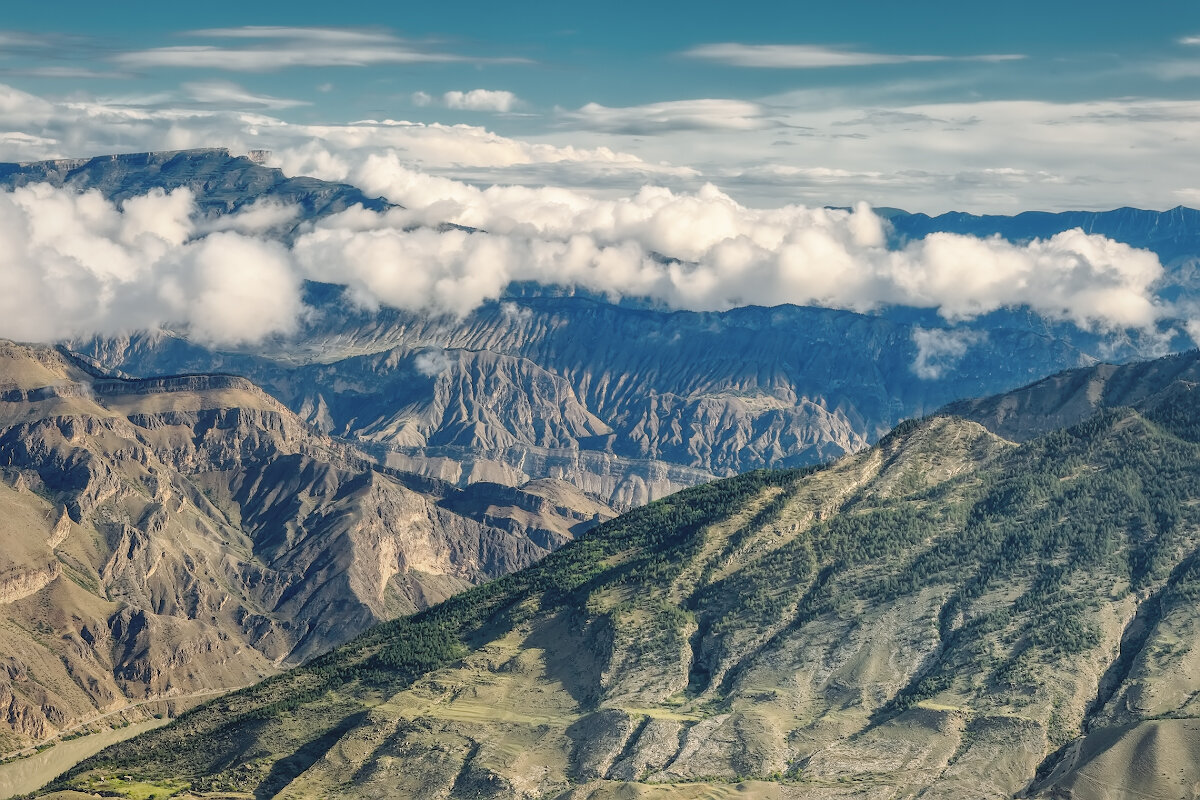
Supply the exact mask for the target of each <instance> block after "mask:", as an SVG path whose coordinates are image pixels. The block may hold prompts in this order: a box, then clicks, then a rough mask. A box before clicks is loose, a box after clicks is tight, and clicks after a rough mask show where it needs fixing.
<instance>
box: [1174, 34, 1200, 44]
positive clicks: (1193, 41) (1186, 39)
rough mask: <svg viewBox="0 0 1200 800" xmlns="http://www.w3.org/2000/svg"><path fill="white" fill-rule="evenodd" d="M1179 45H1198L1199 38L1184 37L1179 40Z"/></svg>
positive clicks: (1199, 42)
mask: <svg viewBox="0 0 1200 800" xmlns="http://www.w3.org/2000/svg"><path fill="white" fill-rule="evenodd" d="M1179 43H1180V44H1189V45H1200V36H1184V37H1183V38H1182V39H1180V40H1179Z"/></svg>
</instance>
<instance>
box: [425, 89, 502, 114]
mask: <svg viewBox="0 0 1200 800" xmlns="http://www.w3.org/2000/svg"><path fill="white" fill-rule="evenodd" d="M442 101H443V102H444V103H445V104H446V108H460V109H463V110H465V111H500V112H508V111H512V110H513V109H514V108H516V107H517V105H518V103H519V102H520V101H519V100H518V99H517V96H516V95H515V94H513V93H512V92H505V91H490V90H488V89H472V90H471V91H469V92H446V93H445V94H444V95H442Z"/></svg>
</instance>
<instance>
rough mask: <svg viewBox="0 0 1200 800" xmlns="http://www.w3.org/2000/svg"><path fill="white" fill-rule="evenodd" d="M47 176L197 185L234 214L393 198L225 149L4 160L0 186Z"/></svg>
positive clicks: (209, 200) (115, 185)
mask: <svg viewBox="0 0 1200 800" xmlns="http://www.w3.org/2000/svg"><path fill="white" fill-rule="evenodd" d="M30 183H48V184H50V185H52V186H57V187H69V188H72V189H76V190H79V191H86V190H88V189H95V190H97V191H99V192H100V193H101V194H103V195H104V196H105V197H107V198H109V199H111V200H114V201H118V202H119V201H121V200H125V199H127V198H129V197H134V196H137V195H141V194H145V193H146V192H148V191H150V190H151V189H165V190H167V191H170V190H172V189H177V188H186V189H190V190H191V191H192V193H193V194H194V195H195V197H196V204H197V206H199V208H200V209H201V211H204V212H209V213H217V214H227V213H232V212H235V211H238V210H240V209H242V208H244V207H245V206H247V205H250V204H251V203H253V202H255V201H257V200H273V201H277V202H279V203H286V204H296V205H299V206H300V208H301V209H302V211H303V213H302V216H301V220H305V219H313V218H319V217H323V216H327V215H329V214H336V213H337V212H339V211H344V210H345V209H347V208H350V207H351V206H354V205H361V206H362V207H364V208H367V209H370V210H373V211H381V210H383V209H385V208H387V207H388V203H387V202H386V201H385V200H383V199H381V198H377V197H375V198H373V197H368V196H367V195H366V194H364V193H363V192H362V190H361V189H358V188H357V187H355V186H351V185H349V184H345V183H331V182H329V181H323V180H319V179H317V178H308V177H303V176H297V177H290V178H289V177H287V176H285V175H284V174H283V172H282V171H281V170H279V169H276V168H274V167H267V166H264V165H263V164H261V163H259V160H256V159H252V158H250V157H248V156H233V155H231V154H230V152H229V151H228V150H226V149H224V148H208V149H201V150H175V151H166V152H153V153H127V154H121V155H112V156H97V157H95V158H86V159H59V160H54V161H34V162H29V163H23V164H16V163H0V187H8V188H16V187H19V186H24V185H27V184H30Z"/></svg>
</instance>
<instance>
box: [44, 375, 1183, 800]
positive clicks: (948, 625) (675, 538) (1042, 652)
mask: <svg viewBox="0 0 1200 800" xmlns="http://www.w3.org/2000/svg"><path fill="white" fill-rule="evenodd" d="M1195 391H1196V389H1195V387H1194V385H1193V384H1192V383H1190V382H1187V381H1175V382H1168V383H1165V385H1163V386H1162V387H1161V388H1160V389H1158V390H1157V391H1151V392H1146V393H1145V397H1144V398H1143V399H1142V401H1141V402H1140V403H1138V406H1137V408H1121V409H1114V410H1110V411H1103V412H1101V413H1099V414H1097V415H1094V416H1092V417H1091V418H1090V419H1088V420H1087V421H1085V422H1083V423H1082V424H1080V425H1077V426H1076V427H1074V428H1071V429H1068V430H1060V431H1056V432H1053V433H1051V434H1049V435H1046V436H1043V437H1040V438H1037V439H1034V440H1032V441H1030V442H1028V443H1026V444H1023V445H1015V444H1012V443H1009V442H1007V441H1005V440H1003V439H1000V438H998V437H996V436H995V435H993V434H991V433H989V432H988V431H987V430H985V429H984V428H983V427H981V426H979V425H977V424H975V423H973V422H970V421H966V420H962V419H957V418H953V417H945V416H939V417H933V418H929V419H926V420H923V421H921V422H915V423H907V424H905V425H903V426H901V427H900V428H898V429H897V430H896V431H894V432H893V433H892V434H890V435H889V436H887V437H885V438H884V439H883V440H882V441H881V442H880V443H879V444H878V445H877V446H876V447H874V448H872V449H871V450H869V451H867V452H865V453H862V454H860V455H857V456H853V457H850V458H847V459H844V460H842V461H840V462H838V463H836V464H834V465H831V466H829V467H825V468H821V469H815V470H814V469H810V470H804V471H785V472H774V473H770V472H754V473H751V474H748V475H744V476H741V477H737V478H733V479H729V480H725V481H719V482H716V483H713V484H709V485H707V486H704V487H698V488H695V489H690V490H686V491H683V492H680V493H678V494H676V495H673V496H672V497H670V498H667V499H666V500H664V501H661V502H658V503H655V504H652V505H649V506H646V507H644V508H641V509H638V510H636V511H633V512H631V513H629V514H626V515H624V516H622V517H620V518H618V519H617V520H614V521H612V522H610V523H607V524H605V525H603V526H601V527H600V528H598V529H597V530H596V531H595V532H594V533H593V534H592V535H590V536H588V537H586V538H584V539H582V540H580V541H577V542H574V543H572V544H570V545H568V546H566V547H564V548H563V549H561V550H559V551H558V552H556V553H554V554H552V555H551V556H549V557H547V558H546V559H545V560H543V561H542V562H540V563H539V564H538V565H536V566H534V567H532V568H530V569H527V570H523V571H521V572H519V573H516V574H514V575H510V576H508V577H505V578H502V579H500V580H498V581H495V582H493V583H490V584H487V585H485V586H482V587H479V588H475V589H471V590H469V591H467V592H465V593H463V594H461V595H458V596H456V597H454V598H451V599H450V600H448V601H447V602H445V603H443V604H441V605H438V606H436V607H434V608H432V609H429V610H427V611H425V612H422V613H420V614H417V615H415V616H412V617H407V618H403V619H399V620H397V621H394V622H391V623H386V624H384V625H381V626H379V627H377V628H374V629H372V630H371V631H370V632H368V633H367V634H366V635H364V636H362V637H360V638H358V639H356V640H354V641H353V642H350V643H349V644H347V645H345V646H343V647H341V648H339V649H337V650H335V651H334V652H332V653H330V654H329V655H327V656H324V657H322V658H318V659H316V660H315V661H313V662H311V663H309V664H308V665H306V666H304V667H302V668H299V669H296V670H293V671H291V672H288V673H286V674H283V675H281V676H277V677H275V678H272V679H269V680H267V681H265V682H263V683H261V684H259V685H257V686H255V687H253V688H251V689H248V690H246V691H243V692H240V693H238V694H236V695H233V696H230V697H226V698H222V699H220V700H217V701H213V702H211V703H209V704H207V705H205V706H203V707H202V708H200V709H197V710H195V711H193V712H191V713H189V714H187V715H185V716H184V717H182V718H180V719H179V720H177V721H176V722H175V723H174V724H172V725H171V726H169V727H167V728H164V729H161V730H159V731H155V732H152V733H150V734H147V735H144V736H142V737H140V738H139V739H136V740H133V741H132V742H131V743H128V744H123V745H117V746H116V747H114V748H111V749H109V750H108V751H106V752H105V753H103V754H101V755H100V756H98V757H97V758H95V759H92V760H91V761H89V762H86V763H85V764H83V765H81V766H80V767H79V768H77V769H76V770H74V771H73V772H72V773H71V774H70V775H69V776H67V777H66V778H64V779H62V780H61V781H60V782H59V784H58V787H59V788H71V789H74V790H82V791H87V792H94V791H105V792H111V793H114V794H118V795H129V796H133V794H134V793H139V792H140V793H143V794H142V795H141V796H144V793H146V792H156V791H158V792H160V791H164V790H168V789H169V790H171V791H176V792H180V793H181V795H183V796H192V795H194V794H195V793H196V792H214V791H215V792H218V793H220V794H230V793H235V792H236V793H253V794H254V796H256V797H286V798H303V797H327V796H335V795H336V796H343V797H379V796H399V797H447V798H478V797H496V798H564V799H565V798H578V799H580V800H582V799H583V798H589V799H591V800H601V799H602V798H662V799H664V800H665V799H667V798H700V797H734V796H736V797H747V798H849V797H861V798H899V797H917V796H920V797H922V798H938V797H942V798H963V797H972V798H977V797H978V798H1008V797H1014V796H1016V795H1018V794H1022V795H1023V796H1036V797H1067V796H1070V797H1075V798H1116V797H1185V796H1193V795H1194V794H1195V787H1196V785H1197V783H1198V782H1200V747H1198V745H1200V709H1198V708H1197V705H1196V704H1197V697H1200V677H1198V676H1200V670H1197V668H1196V666H1197V663H1200V662H1198V661H1197V659H1200V649H1197V647H1196V637H1195V626H1196V625H1197V624H1198V623H1197V611H1196V598H1197V597H1200V511H1198V510H1197V509H1200V404H1198V403H1197V402H1196V396H1195ZM238 796H241V795H238Z"/></svg>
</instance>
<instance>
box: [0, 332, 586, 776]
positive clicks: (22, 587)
mask: <svg viewBox="0 0 1200 800" xmlns="http://www.w3.org/2000/svg"><path fill="white" fill-rule="evenodd" d="M607 516H608V514H607V509H605V508H604V507H603V506H601V505H599V504H598V503H596V502H595V501H592V500H589V499H588V498H586V497H583V496H582V495H580V494H579V493H578V492H574V491H573V490H572V489H571V488H570V487H568V486H565V485H562V486H560V485H559V484H558V483H556V482H553V481H550V482H546V483H545V484H539V485H536V486H532V487H530V489H529V491H525V490H521V489H516V488H510V487H491V486H487V485H477V486H475V487H472V488H471V489H469V490H456V489H453V487H447V486H442V485H438V484H437V483H436V482H434V481H429V480H426V479H420V480H417V481H416V482H415V483H414V482H413V481H412V480H411V479H409V478H406V477H405V476H403V475H399V474H397V473H393V472H390V471H387V470H383V469H380V468H378V467H376V466H374V465H372V464H371V463H369V462H368V461H367V460H366V458H365V457H364V456H363V455H362V454H360V453H358V452H357V451H355V450H353V449H352V448H348V447H346V446H344V445H342V444H339V443H338V442H336V441H334V440H332V439H330V438H329V437H327V436H323V435H320V434H318V433H316V432H315V431H313V430H312V429H311V428H309V427H308V426H307V425H305V424H304V423H303V422H302V421H301V420H300V419H299V418H297V417H296V416H295V415H294V414H292V413H291V412H290V411H288V410H287V408H285V407H284V406H283V405H282V404H281V403H279V402H278V401H276V400H274V399H272V398H271V397H269V396H267V395H266V394H264V393H263V392H262V391H261V390H259V389H258V388H257V387H256V386H254V385H253V384H252V383H250V382H249V381H247V380H245V379H243V378H238V377H234V376H229V375H185V376H175V377H165V378H154V379H146V380H125V379H118V378H112V377H109V376H104V375H102V374H99V373H97V372H95V371H92V370H90V369H89V368H88V367H87V366H86V365H84V364H82V363H81V362H78V361H76V360H74V359H72V358H70V357H68V356H66V355H64V354H63V353H60V352H58V351H56V350H53V349H51V348H42V347H26V346H22V345H17V344H12V343H6V342H0V755H5V754H8V753H10V752H12V751H16V750H19V749H21V748H23V747H26V746H29V745H35V744H38V743H40V742H42V741H45V740H47V739H50V738H52V737H55V736H59V735H62V734H65V733H68V732H72V731H77V730H81V729H86V728H89V727H101V728H102V727H105V726H108V725H113V724H120V723H121V722H122V721H124V720H126V719H138V718H140V717H142V716H148V715H149V714H151V713H163V712H172V711H175V710H178V709H180V708H182V707H186V705H187V704H188V703H192V702H195V699H196V698H197V697H200V696H204V697H209V696H211V695H212V694H213V693H214V692H219V691H222V690H226V689H230V688H235V687H241V686H245V685H248V684H251V683H253V682H255V681H257V680H259V679H260V678H262V677H264V676H265V675H267V674H271V673H273V672H276V671H278V670H279V669H280V668H281V666H285V665H288V664H290V663H299V662H300V661H302V660H304V659H305V658H309V657H311V656H313V655H315V654H319V653H322V652H324V651H326V650H328V649H329V648H330V647H332V646H334V645H337V644H340V643H342V642H344V641H346V640H347V639H349V638H351V637H353V636H354V635H356V634H358V633H360V632H362V631H363V630H365V629H366V628H368V627H370V626H371V625H372V624H374V623H376V622H379V621H381V620H385V619H391V618H394V617H396V616H399V615H401V614H407V613H411V612H413V611H415V610H417V609H419V608H423V607H425V606H427V605H429V604H431V603H436V602H438V601H440V600H443V599H444V598H446V597H448V596H449V595H451V594H453V593H454V592H456V591H459V590H461V589H463V588H465V587H467V586H470V585H472V584H475V583H480V582H483V581H484V580H487V579H488V578H491V577H495V576H498V575H501V574H504V573H506V572H511V571H513V570H515V569H519V568H521V567H524V566H527V565H528V564H530V563H532V562H534V561H536V560H537V559H538V558H540V557H541V556H543V555H545V554H546V553H547V552H549V551H550V550H551V549H553V548H555V547H557V546H559V545H560V544H561V543H563V542H565V541H569V540H570V539H571V538H572V537H573V536H574V535H576V534H577V533H579V532H580V531H582V530H584V529H586V528H587V527H589V526H590V525H591V524H592V521H593V520H598V519H601V518H606V517H607ZM127 712H128V713H127Z"/></svg>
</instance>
